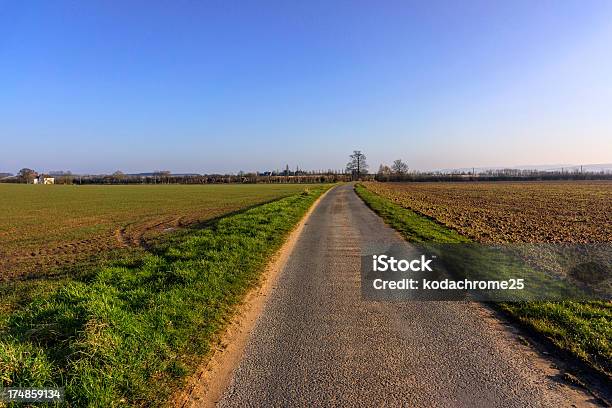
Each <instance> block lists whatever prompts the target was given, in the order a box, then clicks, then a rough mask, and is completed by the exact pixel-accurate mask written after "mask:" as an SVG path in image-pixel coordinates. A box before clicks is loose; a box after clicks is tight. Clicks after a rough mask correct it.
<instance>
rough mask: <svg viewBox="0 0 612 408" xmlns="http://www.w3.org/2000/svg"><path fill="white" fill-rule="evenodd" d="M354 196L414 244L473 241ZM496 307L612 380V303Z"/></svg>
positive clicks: (368, 195) (363, 193)
mask: <svg viewBox="0 0 612 408" xmlns="http://www.w3.org/2000/svg"><path fill="white" fill-rule="evenodd" d="M355 191H356V192H357V194H358V195H359V196H360V197H361V199H362V200H363V201H364V202H365V203H366V204H367V205H368V206H369V207H370V208H371V209H372V210H373V211H374V212H376V213H377V214H378V215H380V216H381V217H382V219H383V220H384V221H385V222H386V223H387V224H389V225H390V226H391V227H393V228H395V229H396V230H397V231H398V232H399V233H400V234H402V236H403V237H404V238H405V239H406V240H407V241H409V242H436V243H460V242H471V241H470V240H469V239H468V238H466V237H464V236H462V235H460V234H459V233H458V232H456V231H454V230H452V229H449V228H448V227H446V226H443V225H441V224H440V223H437V222H436V221H435V220H432V219H430V218H428V217H426V216H424V215H421V214H418V213H416V212H414V211H412V210H410V209H407V208H404V207H401V206H399V205H397V204H395V203H393V202H391V201H389V200H388V199H386V198H384V197H381V196H379V195H377V194H376V193H373V192H372V191H370V190H368V189H367V188H366V187H364V186H362V185H357V186H356V187H355ZM495 306H496V307H498V308H499V309H501V310H502V311H503V312H505V313H506V314H507V315H509V316H510V317H511V318H512V319H513V320H515V321H517V322H519V323H520V324H521V325H523V326H524V327H526V328H528V329H529V330H530V331H531V332H532V333H535V334H537V335H539V336H542V337H543V338H545V339H547V340H548V341H549V342H550V343H552V344H553V345H554V346H555V347H557V348H558V349H559V350H562V351H563V352H567V353H569V354H570V355H572V356H574V357H576V358H578V359H579V360H580V361H582V362H584V363H585V364H586V365H587V366H589V367H591V368H593V369H594V370H595V371H596V372H598V373H600V374H602V375H603V376H605V377H607V378H608V379H609V380H612V304H610V303H608V302H603V301H594V302H571V301H567V302H511V303H510V302H508V303H496V304H495Z"/></svg>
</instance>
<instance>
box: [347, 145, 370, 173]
mask: <svg viewBox="0 0 612 408" xmlns="http://www.w3.org/2000/svg"><path fill="white" fill-rule="evenodd" d="M349 157H350V160H349V162H348V163H347V164H346V171H347V172H348V173H351V175H352V177H353V180H359V178H360V177H361V176H362V175H363V174H368V163H366V157H365V154H363V153H361V150H353V154H351V155H350V156H349Z"/></svg>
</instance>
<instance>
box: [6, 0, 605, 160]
mask: <svg viewBox="0 0 612 408" xmlns="http://www.w3.org/2000/svg"><path fill="white" fill-rule="evenodd" d="M611 107H612V2H611V1H607V0H606V1H444V2H435V1H422V2H409V1H397V2H390V1H382V2H381V1H371V2H364V1H274V2H260V1H248V2H233V1H218V2H209V1H164V2H157V1H141V2H133V1H127V0H125V1H76V0H75V1H46V0H45V1H27V2H26V1H18V0H15V1H5V0H0V171H11V172H16V171H17V170H18V169H19V168H21V167H26V166H27V167H32V168H34V169H37V170H40V171H50V170H62V169H69V170H72V171H73V172H107V171H114V170H118V169H120V170H123V171H125V172H134V171H149V170H154V169H170V170H172V171H175V172H226V171H228V172H231V171H233V172H236V171H238V170H245V171H249V170H263V169H274V168H283V167H284V165H285V164H286V163H288V164H289V165H290V166H291V167H295V165H299V166H300V167H301V168H309V169H317V168H342V167H343V166H344V165H345V164H346V161H347V159H348V158H347V155H348V154H349V153H350V152H351V150H353V149H361V150H363V151H364V152H365V153H366V154H367V156H368V162H369V163H370V166H371V167H372V168H373V169H375V168H377V167H378V165H379V164H380V163H381V162H386V163H389V162H391V161H392V160H393V159H396V158H403V159H404V160H405V161H407V162H408V164H409V166H410V167H411V168H419V169H431V168H450V167H471V166H498V165H507V166H511V165H523V164H553V163H577V164H580V163H583V164H586V163H610V162H612V108H611Z"/></svg>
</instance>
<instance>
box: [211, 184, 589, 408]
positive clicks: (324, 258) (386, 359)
mask: <svg viewBox="0 0 612 408" xmlns="http://www.w3.org/2000/svg"><path fill="white" fill-rule="evenodd" d="M381 243H389V244H401V245H406V244H405V242H404V241H403V240H402V238H401V237H400V236H399V235H398V234H397V233H396V232H395V231H394V230H392V229H391V228H390V227H388V226H386V225H385V224H384V223H383V222H382V220H381V219H380V218H379V217H378V216H376V215H375V214H374V213H373V212H372V211H370V209H368V208H367V207H366V206H365V204H363V202H362V201H361V200H360V199H359V197H357V195H356V194H355V193H354V191H353V189H352V186H350V185H344V186H340V187H336V188H335V189H333V190H332V191H330V192H329V193H328V194H327V195H326V196H325V197H324V198H323V199H322V200H321V202H320V203H319V205H318V207H317V208H316V209H315V210H314V212H313V213H312V214H311V216H310V218H309V219H308V221H307V224H306V225H305V228H304V229H303V231H302V233H301V235H300V237H299V241H298V242H297V245H296V247H295V248H294V250H293V252H292V254H291V255H290V257H289V260H288V261H287V263H286V265H285V267H284V269H283V270H282V271H281V272H280V275H279V277H278V281H277V283H276V286H275V288H274V289H273V290H272V293H271V294H270V296H269V299H268V300H267V303H266V306H265V308H264V311H263V312H262V314H261V315H260V316H259V319H258V321H257V324H256V326H255V328H254V330H253V332H252V334H251V337H250V338H249V341H248V344H247V346H246V349H245V351H244V354H243V357H242V360H241V362H240V364H239V366H238V367H237V368H236V370H235V371H234V374H233V377H232V380H231V382H230V384H229V385H228V387H227V389H226V390H225V392H224V394H223V396H222V398H221V399H220V401H219V405H220V406H223V407H226V406H227V407H230V406H232V407H244V406H411V407H431V406H439V407H453V406H457V407H464V406H475V407H528V406H534V407H537V406H545V407H566V406H588V405H590V404H591V403H595V400H594V399H593V398H592V397H591V396H590V395H589V394H587V393H586V392H583V391H581V390H580V389H578V388H574V387H570V386H569V385H567V384H565V383H563V382H562V381H561V380H559V379H558V378H557V377H559V376H560V375H559V373H558V371H557V370H556V369H555V368H554V367H552V365H551V362H550V361H547V360H545V359H544V358H543V357H541V356H540V355H539V354H537V353H536V352H534V351H533V350H531V349H530V348H529V346H527V345H525V344H523V343H521V342H520V341H518V340H517V336H516V335H515V334H513V333H512V331H511V330H510V329H509V328H508V327H507V326H505V325H504V324H502V323H500V322H499V321H498V320H497V319H495V318H494V317H493V315H492V313H491V312H490V311H489V310H488V309H486V308H485V307H484V306H482V305H480V304H478V303H475V302H465V301H445V302H423V301H404V302H375V301H368V300H363V299H362V296H361V291H360V255H361V251H362V248H366V247H371V246H372V245H380V244H381Z"/></svg>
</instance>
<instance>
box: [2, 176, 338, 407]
mask: <svg viewBox="0 0 612 408" xmlns="http://www.w3.org/2000/svg"><path fill="white" fill-rule="evenodd" d="M244 187H247V186H231V187H227V186H219V187H215V186H213V188H205V189H203V190H198V189H197V188H187V189H185V190H182V189H181V188H170V189H168V191H167V192H164V193H163V195H164V197H165V198H164V199H161V198H158V200H163V201H164V202H170V201H171V197H172V194H171V193H170V191H174V193H176V192H177V191H179V192H183V194H185V195H188V192H195V194H198V193H200V194H202V191H206V192H207V193H208V194H209V196H208V197H207V198H204V195H202V196H201V197H202V199H206V200H208V202H209V203H217V205H209V208H211V207H212V208H213V209H214V211H217V209H220V208H222V209H224V210H223V211H225V212H227V211H228V208H232V209H234V210H236V209H239V208H244V207H245V206H248V205H251V204H253V203H256V202H258V201H259V202H261V201H266V200H270V199H272V198H277V197H279V196H286V197H284V198H280V199H277V200H275V201H272V202H269V203H264V204H261V205H258V206H255V207H252V208H247V209H245V210H244V211H240V212H236V213H233V214H229V215H226V216H224V217H220V218H217V219H215V220H212V221H209V222H208V223H207V224H206V225H193V226H192V227H189V228H182V229H179V230H177V231H174V232H170V233H167V234H164V235H161V236H158V239H157V240H156V241H155V242H154V243H153V246H152V247H149V248H148V250H147V251H144V250H143V251H140V252H131V253H129V254H123V256H122V257H120V258H116V259H114V260H111V261H108V262H105V263H104V264H102V265H98V266H89V267H88V268H87V273H86V274H79V275H76V276H70V275H66V276H61V277H59V278H45V277H41V278H40V279H34V280H25V281H20V280H17V281H13V282H8V283H5V284H4V285H0V296H1V297H2V301H3V304H4V307H2V308H0V386H20V385H21V386H30V387H31V386H61V387H65V389H66V396H67V401H68V402H67V404H66V405H67V406H73V407H81V406H99V407H110V406H160V405H163V404H164V401H165V400H166V398H167V397H168V396H169V395H170V394H171V393H172V392H173V391H174V390H176V389H178V388H179V387H180V386H181V385H182V384H183V381H184V379H185V378H186V377H187V376H188V375H189V374H190V373H192V372H193V371H194V369H195V367H197V366H198V364H200V363H201V362H202V360H203V358H205V357H206V355H207V353H208V352H209V351H210V347H211V343H212V342H213V341H214V338H215V336H216V335H217V333H219V331H220V329H222V327H223V326H224V325H225V324H226V322H227V321H228V318H229V317H230V316H231V315H232V312H233V310H234V307H235V306H236V305H237V304H238V303H239V302H240V301H241V299H242V298H243V296H244V295H245V293H246V291H247V290H248V289H249V288H251V287H252V286H253V285H255V284H256V283H257V282H258V278H259V275H260V272H261V271H262V270H263V268H264V267H265V265H266V264H267V262H268V260H269V257H270V256H271V255H272V254H273V253H274V252H275V251H276V250H277V249H278V248H279V247H280V246H281V245H282V243H283V242H284V239H285V238H286V236H287V235H288V233H289V232H290V231H291V230H292V228H293V227H294V226H295V225H296V224H297V222H298V221H299V220H300V219H301V218H302V216H303V215H304V214H305V212H306V211H307V210H308V208H309V207H310V206H311V205H312V204H313V202H314V201H315V200H316V199H317V197H319V196H320V195H321V194H322V193H323V192H324V191H325V190H326V189H327V188H328V186H310V187H309V188H308V189H306V190H305V189H304V186H249V188H244ZM111 188H114V187H111ZM132 188H134V187H132ZM164 188H166V187H162V189H164ZM261 190H265V191H264V192H262V191H261ZM132 191H133V190H132ZM147 192H148V194H151V193H152V192H153V193H154V192H155V191H154V190H150V189H147ZM138 193H141V192H138ZM138 193H134V194H138ZM166 193H167V194H168V195H166ZM221 193H225V194H227V195H229V197H228V196H224V195H222V194H221ZM249 193H250V194H251V195H254V196H255V197H256V198H253V197H249ZM291 193H293V194H291ZM50 194H52V193H50ZM66 194H67V193H66ZM77 194H82V193H81V192H80V191H79V192H78V193H77ZM89 194H93V193H89ZM109 194H111V195H112V194H118V192H114V191H113V192H112V193H109ZM288 194H290V195H288ZM210 195H216V200H215V197H211V196H210ZM287 195H288V196H287ZM141 199H142V197H141ZM183 199H184V200H191V199H192V198H183ZM133 200H136V201H132V203H134V202H137V199H135V198H133ZM238 203H241V204H240V205H239V204H238ZM41 205H42V204H41ZM118 206H120V207H121V206H122V205H120V204H118ZM123 208H125V207H123ZM125 211H126V212H129V210H128V209H127V208H126V210H125ZM160 211H162V210H160ZM214 211H213V212H214ZM135 212H138V210H137V209H136V210H135ZM121 213H122V214H123V212H121ZM209 218H210V217H209Z"/></svg>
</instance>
